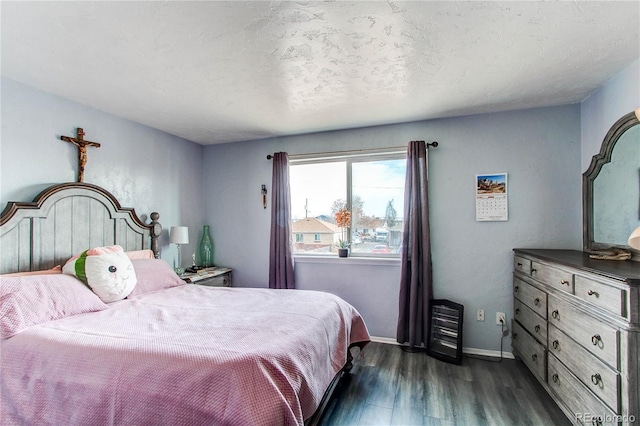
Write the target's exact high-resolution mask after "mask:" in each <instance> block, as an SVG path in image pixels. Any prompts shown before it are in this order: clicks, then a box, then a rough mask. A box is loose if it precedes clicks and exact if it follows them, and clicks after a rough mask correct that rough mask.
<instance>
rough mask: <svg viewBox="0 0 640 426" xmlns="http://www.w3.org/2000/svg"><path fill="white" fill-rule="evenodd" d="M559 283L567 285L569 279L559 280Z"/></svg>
mask: <svg viewBox="0 0 640 426" xmlns="http://www.w3.org/2000/svg"><path fill="white" fill-rule="evenodd" d="M560 284H563V285H569V281H567V280H560Z"/></svg>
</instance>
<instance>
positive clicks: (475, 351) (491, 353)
mask: <svg viewBox="0 0 640 426" xmlns="http://www.w3.org/2000/svg"><path fill="white" fill-rule="evenodd" d="M371 341H372V342H377V343H386V344H388V345H399V343H398V342H396V339H392V338H390V337H378V336H371ZM462 353H465V354H468V355H479V356H486V357H491V358H500V351H490V350H488V349H478V348H464V347H463V348H462ZM502 358H508V359H515V357H514V356H513V354H512V353H511V352H502Z"/></svg>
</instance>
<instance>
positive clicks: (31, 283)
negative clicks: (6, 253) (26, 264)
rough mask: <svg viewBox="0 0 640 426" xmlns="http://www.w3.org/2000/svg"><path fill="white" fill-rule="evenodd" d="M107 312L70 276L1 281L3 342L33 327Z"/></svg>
mask: <svg viewBox="0 0 640 426" xmlns="http://www.w3.org/2000/svg"><path fill="white" fill-rule="evenodd" d="M106 308H107V305H105V304H104V303H103V302H102V301H101V300H100V299H99V298H98V296H96V295H95V294H93V293H92V292H91V290H89V289H88V288H87V287H86V286H85V285H84V284H82V282H80V281H78V279H76V278H75V277H72V276H69V275H65V274H57V275H52V274H50V275H31V276H25V277H6V276H3V277H2V278H0V337H1V338H3V339H6V338H7V337H11V336H13V335H15V334H17V333H19V332H20V331H22V330H24V329H26V328H28V327H31V326H33V325H37V324H43V323H46V322H49V321H53V320H57V319H61V318H65V317H68V316H71V315H76V314H81V313H84V312H96V311H101V310H103V309H106Z"/></svg>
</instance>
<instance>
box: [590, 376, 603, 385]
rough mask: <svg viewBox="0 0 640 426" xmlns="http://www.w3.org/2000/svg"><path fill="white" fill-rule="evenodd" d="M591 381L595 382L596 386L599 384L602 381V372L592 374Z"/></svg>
mask: <svg viewBox="0 0 640 426" xmlns="http://www.w3.org/2000/svg"><path fill="white" fill-rule="evenodd" d="M591 383H593V384H594V385H596V386H597V385H598V384H600V383H602V376H600V373H596V374H592V375H591Z"/></svg>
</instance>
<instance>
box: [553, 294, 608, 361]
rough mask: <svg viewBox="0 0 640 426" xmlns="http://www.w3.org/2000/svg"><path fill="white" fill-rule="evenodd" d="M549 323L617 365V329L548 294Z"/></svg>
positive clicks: (595, 353)
mask: <svg viewBox="0 0 640 426" xmlns="http://www.w3.org/2000/svg"><path fill="white" fill-rule="evenodd" d="M547 303H548V306H549V323H550V324H553V325H555V326H556V327H558V328H559V329H560V330H562V331H563V332H564V333H565V334H566V335H567V336H569V337H571V338H572V339H573V340H575V341H576V342H578V343H579V344H580V345H581V346H582V347H584V348H586V349H587V350H588V351H589V352H591V353H592V354H594V355H596V356H597V357H598V358H600V359H602V360H603V361H604V362H606V363H607V364H609V365H610V366H612V367H614V368H615V367H617V366H618V330H617V329H615V328H613V327H611V326H609V325H607V324H605V323H603V322H600V321H598V320H597V319H596V318H594V317H593V316H590V315H588V314H586V313H584V312H582V311H580V310H578V309H576V308H574V307H573V306H571V305H569V304H568V303H567V302H565V301H563V300H561V299H560V298H558V297H556V296H554V295H552V294H549V295H548V299H547Z"/></svg>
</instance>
